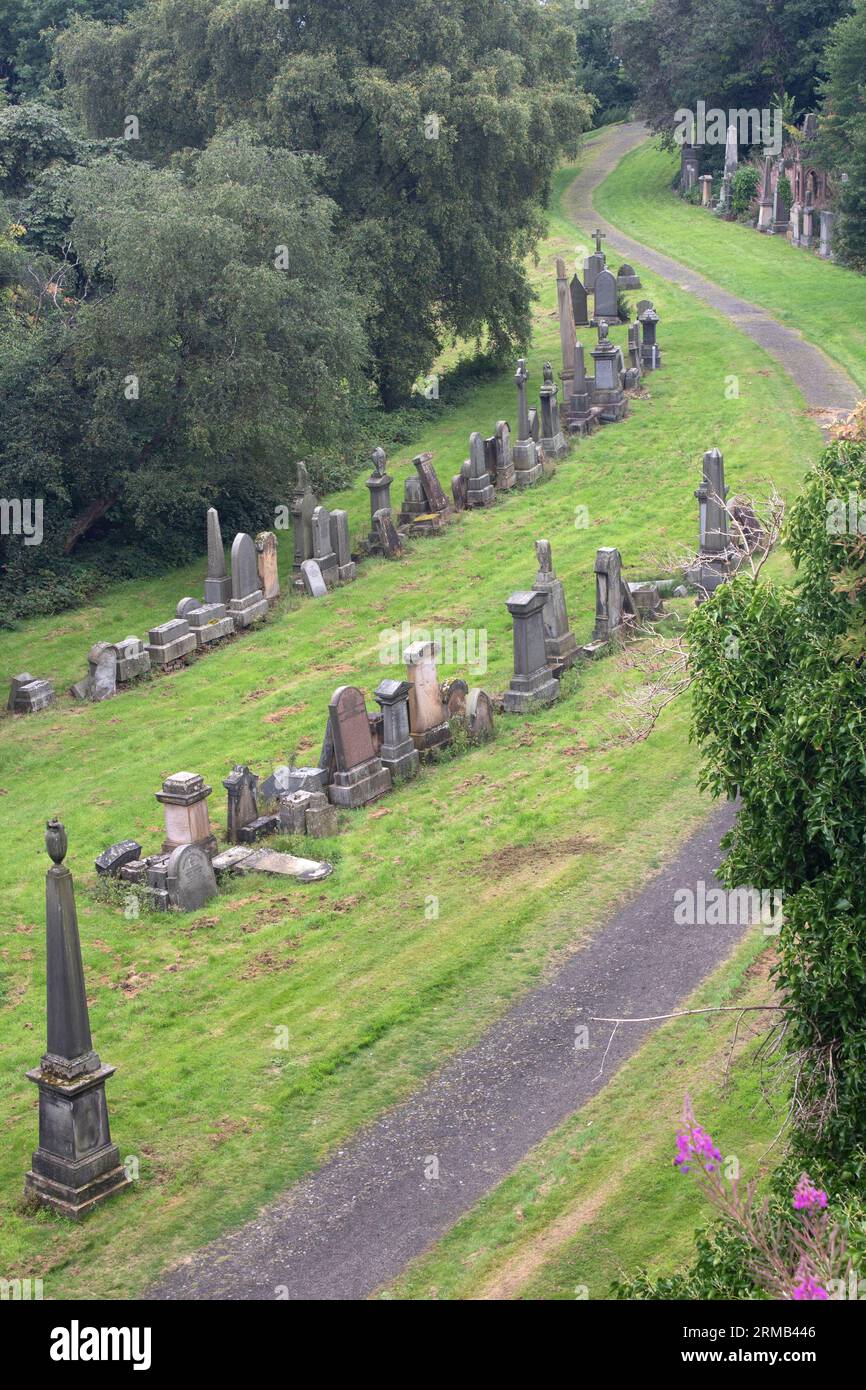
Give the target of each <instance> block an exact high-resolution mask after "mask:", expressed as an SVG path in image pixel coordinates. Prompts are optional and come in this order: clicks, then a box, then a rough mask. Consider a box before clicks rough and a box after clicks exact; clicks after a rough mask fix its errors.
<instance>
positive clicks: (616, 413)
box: [592, 319, 628, 423]
mask: <svg viewBox="0 0 866 1390" xmlns="http://www.w3.org/2000/svg"><path fill="white" fill-rule="evenodd" d="M619 356H620V354H619V350H618V349H617V347H616V345H615V344H614V343H612V342H611V341H610V339H609V338H608V336H607V320H606V319H602V320H601V322H600V323H599V325H598V342H597V343H596V345H595V347H594V348H593V349H592V358H593V361H594V362H595V385H594V387H593V401H594V403H595V404H596V405H597V406H599V408H600V412H601V419H602V420H605V421H608V422H610V423H616V422H617V421H619V420H622V419H623V418H624V416H625V415H626V414H627V413H628V402H627V401H626V398H625V394H624V392H623V389H622V381H621V379H620V361H619Z"/></svg>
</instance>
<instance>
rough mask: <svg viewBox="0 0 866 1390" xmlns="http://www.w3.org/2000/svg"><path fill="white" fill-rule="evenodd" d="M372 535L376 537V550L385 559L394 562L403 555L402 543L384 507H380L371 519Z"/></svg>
mask: <svg viewBox="0 0 866 1390" xmlns="http://www.w3.org/2000/svg"><path fill="white" fill-rule="evenodd" d="M373 534H374V535H375V537H376V549H377V550H378V551H379V552H380V554H382V555H384V556H386V557H387V559H389V560H396V559H397V558H398V557H399V556H400V555H402V554H403V543H402V541H401V540H400V537H399V536H398V534H397V528H396V527H395V525H394V523H393V521H392V520H391V513H390V511H389V510H388V509H387V508H386V507H382V508H381V509H380V510H379V511H378V512H376V514H375V516H374V517H373Z"/></svg>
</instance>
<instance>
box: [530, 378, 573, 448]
mask: <svg viewBox="0 0 866 1390" xmlns="http://www.w3.org/2000/svg"><path fill="white" fill-rule="evenodd" d="M543 375H544V381H543V383H542V386H541V389H540V391H539V393H538V394H539V399H540V402H541V447H542V449H543V450H544V452H545V455H546V456H547V457H549V458H563V457H564V455H565V454H567V453H568V440H567V439H566V437H565V435H564V434H563V432H562V426H561V425H560V423H559V401H558V400H557V393H556V382H555V381H554V380H553V367H552V366H551V364H550V363H549V362H545V364H544V371H543ZM573 381H574V376H573V374H572V382H573Z"/></svg>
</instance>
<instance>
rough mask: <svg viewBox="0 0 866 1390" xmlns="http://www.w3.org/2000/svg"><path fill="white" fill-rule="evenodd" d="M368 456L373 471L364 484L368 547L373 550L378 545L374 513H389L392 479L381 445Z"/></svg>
mask: <svg viewBox="0 0 866 1390" xmlns="http://www.w3.org/2000/svg"><path fill="white" fill-rule="evenodd" d="M370 457H371V458H372V460H373V472H372V473H371V474H370V476H369V478H368V479H367V481H366V484H365V486H366V487H367V488H368V489H369V492H370V538H369V540H370V547H371V549H372V550H374V551H375V550H377V549H378V548H379V545H380V539H379V534H378V531H377V529H376V513H377V512H381V511H385V512H388V513H389V514H390V511H391V483H392V482H393V479H392V478H391V476H390V474H389V473H388V467H387V465H388V460H387V458H386V456H385V450H384V449H383V448H382V447H381V445H380V446H379V447H377V448H375V449H374V450H373V452H372V454H371V455H370Z"/></svg>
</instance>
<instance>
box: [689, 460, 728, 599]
mask: <svg viewBox="0 0 866 1390" xmlns="http://www.w3.org/2000/svg"><path fill="white" fill-rule="evenodd" d="M727 495H728V489H727V487H726V486H725V461H724V458H723V457H722V454H721V453H720V451H719V450H718V449H708V450H707V452H706V453H705V454H704V463H703V477H702V478H701V482H700V485H699V487H698V488H697V490H696V491H695V497H696V498H697V501H698V508H699V513H698V515H699V528H700V534H699V538H698V558H697V562H696V563H695V565H693V566H692V567H691V568H690V569H688V570H687V571H686V578H687V579H688V580H689V582H690V583H692V584H695V585H697V586H698V587H700V588H702V589H704V590H705V591H706V592H707V593H712V592H713V590H714V589H717V588H718V586H719V585H720V584H722V583H724V581H725V580H726V579H727V578H728V576H729V574H730V573H731V567H732V559H733V551H732V549H731V545H730V537H729V535H728V513H727V508H726V507H725V498H726V497H727Z"/></svg>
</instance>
